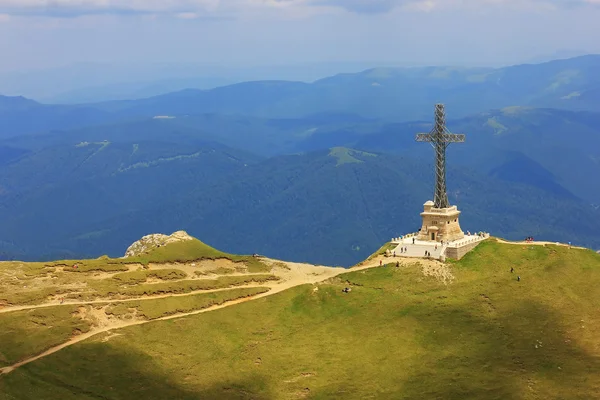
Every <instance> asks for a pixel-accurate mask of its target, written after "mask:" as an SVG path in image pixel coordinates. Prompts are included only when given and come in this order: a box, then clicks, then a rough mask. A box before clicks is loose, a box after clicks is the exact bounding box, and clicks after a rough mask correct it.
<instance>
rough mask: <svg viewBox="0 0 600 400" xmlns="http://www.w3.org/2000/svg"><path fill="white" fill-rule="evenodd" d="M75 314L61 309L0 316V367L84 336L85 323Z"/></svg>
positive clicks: (74, 309)
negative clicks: (80, 334)
mask: <svg viewBox="0 0 600 400" xmlns="http://www.w3.org/2000/svg"><path fill="white" fill-rule="evenodd" d="M76 311H77V307H76V306H62V307H48V308H42V309H39V310H27V311H16V312H12V313H6V314H0V367H2V366H7V365H11V364H14V363H15V362H18V361H20V360H22V359H24V358H27V357H30V356H32V355H36V354H39V353H42V352H43V351H45V350H47V349H49V348H51V347H53V346H56V345H58V344H60V343H63V342H66V341H67V340H69V338H70V337H71V336H72V335H73V333H74V332H87V331H88V330H89V329H90V325H89V323H87V322H85V321H83V320H82V319H80V318H78V317H76V316H74V315H73V313H74V312H76ZM0 379H1V378H0ZM0 397H2V395H1V394H0Z"/></svg>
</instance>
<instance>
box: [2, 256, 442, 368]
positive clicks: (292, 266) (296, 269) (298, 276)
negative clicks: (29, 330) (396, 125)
mask: <svg viewBox="0 0 600 400" xmlns="http://www.w3.org/2000/svg"><path fill="white" fill-rule="evenodd" d="M260 260H261V261H263V262H265V263H267V264H269V265H271V266H272V267H273V270H272V272H273V274H274V275H276V276H278V277H279V278H280V280H279V281H272V282H266V283H265V284H261V285H245V286H235V287H228V288H219V289H212V290H202V291H195V292H190V293H181V294H168V295H158V296H145V297H141V298H135V299H125V300H93V301H81V302H69V303H63V304H62V305H65V306H69V305H90V304H107V303H122V302H128V301H145V300H153V299H160V298H166V297H183V296H192V295H195V294H200V293H214V292H221V291H226V290H231V289H235V288H249V287H268V288H270V290H269V291H268V292H265V293H260V294H257V295H255V296H249V297H244V298H240V299H236V300H231V301H227V302H225V303H223V304H220V305H215V306H211V307H207V308H203V309H201V310H196V311H191V312H188V313H181V314H176V315H169V316H166V317H161V318H156V319H151V320H137V321H121V320H116V321H115V322H114V323H113V324H111V325H110V326H105V327H102V328H98V329H93V330H91V331H89V332H86V333H83V334H81V335H78V336H75V337H73V338H71V339H70V340H68V341H67V342H65V343H62V344H60V345H58V346H54V347H52V348H50V349H48V350H46V351H44V352H43V353H41V354H38V355H36V356H33V357H30V358H27V359H24V360H22V361H19V362H18V363H15V364H13V365H10V366H7V367H3V368H0V376H2V375H4V374H8V373H10V372H12V371H14V370H15V369H17V368H19V367H22V366H23V365H26V364H29V363H31V362H33V361H36V360H39V359H41V358H44V357H47V356H49V355H51V354H54V353H56V352H58V351H60V350H62V349H64V348H66V347H69V346H72V345H74V344H76V343H79V342H82V341H84V340H87V339H89V338H91V337H94V336H96V335H98V334H101V333H105V332H109V331H113V330H116V329H122V328H127V327H130V326H136V325H143V324H148V323H152V322H156V321H166V320H170V319H176V318H184V317H188V316H191V315H197V314H202V313H206V312H210V311H215V310H220V309H222V308H225V307H230V306H233V305H236V304H240V303H244V302H247V301H251V300H256V299H260V298H263V297H267V296H272V295H274V294H277V293H280V292H282V291H284V290H287V289H290V288H293V287H295V286H300V285H305V284H316V283H320V282H324V281H326V280H328V279H331V278H334V277H336V276H338V275H341V274H344V273H347V272H354V271H362V270H366V269H369V268H374V267H379V266H380V261H381V264H386V263H390V262H396V261H398V262H402V264H405V262H406V263H409V264H414V263H415V259H414V258H413V259H411V258H404V257H384V256H378V257H375V258H373V259H371V260H369V261H366V262H363V263H361V264H358V265H356V266H354V267H351V268H348V269H346V268H333V267H325V266H315V265H311V264H303V263H294V262H285V261H279V260H273V259H269V258H263V257H261V258H260ZM419 262H420V263H421V264H422V265H423V264H424V265H426V266H431V265H436V266H437V265H438V264H440V265H443V264H442V263H440V262H439V261H435V260H419ZM282 264H283V265H285V267H281V266H280V265H282ZM423 273H424V274H426V275H429V274H428V273H426V271H425V268H424V270H423ZM54 306H60V304H54V303H48V304H40V305H32V306H22V307H9V308H5V309H2V310H0V313H4V312H12V311H20V310H33V309H37V308H44V307H54Z"/></svg>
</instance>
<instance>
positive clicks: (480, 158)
mask: <svg viewBox="0 0 600 400" xmlns="http://www.w3.org/2000/svg"><path fill="white" fill-rule="evenodd" d="M599 67H600V57H599V56H583V57H577V58H573V59H567V60H557V61H553V62H548V63H543V64H535V65H534V64H532V65H520V66H514V67H507V68H501V69H466V68H462V69H451V68H433V67H432V68H399V69H384V68H380V69H372V70H368V71H364V72H361V73H357V74H340V75H337V76H333V77H331V78H326V79H322V80H319V81H316V82H314V83H312V84H307V83H301V82H286V81H262V82H246V83H241V84H236V85H231V86H226V87H221V88H216V89H211V90H195V89H190V90H184V91H180V92H176V93H171V94H167V95H162V96H157V97H151V98H147V99H140V100H131V101H111V102H104V103H93V104H79V105H47V104H41V103H38V102H35V101H33V100H30V99H26V98H23V97H1V96H0V121H1V122H2V124H1V125H0V220H1V221H2V224H1V225H0V254H1V256H2V257H3V258H22V259H27V260H35V259H48V258H60V257H82V256H89V257H97V256H99V255H102V254H104V253H108V254H109V255H111V256H120V255H122V254H123V252H124V251H125V248H126V247H127V245H128V244H129V243H131V242H132V241H134V240H136V239H137V238H138V237H140V236H142V235H144V234H146V233H148V232H172V231H176V230H180V229H185V230H186V231H188V232H190V234H192V235H194V236H196V237H199V238H202V239H203V240H204V241H206V242H208V243H209V244H211V245H214V246H216V247H219V248H226V249H229V250H230V251H233V252H236V253H255V252H258V253H262V254H268V255H270V256H273V257H278V258H285V259H292V260H298V261H310V262H314V263H341V264H343V265H351V264H353V263H355V262H357V261H359V260H361V259H364V258H365V257H366V256H367V255H369V254H371V253H372V252H373V251H374V250H375V249H376V248H377V247H379V245H380V244H381V243H382V242H384V241H386V240H388V239H389V238H390V237H392V236H398V235H400V234H403V233H407V232H412V231H414V230H416V229H417V228H418V226H419V219H420V217H419V212H420V211H421V207H422V204H423V203H424V202H425V201H426V200H428V199H429V198H431V197H432V190H433V152H432V149H431V148H430V146H428V145H427V144H423V143H415V142H414V135H415V134H416V133H418V132H428V131H430V130H431V129H432V122H433V104H434V103H435V102H437V101H444V102H445V103H446V108H447V111H448V127H449V129H450V130H451V131H452V132H456V133H465V134H466V135H467V141H466V143H463V144H455V145H452V146H451V147H449V150H448V162H449V171H448V187H449V196H450V198H451V202H452V203H455V204H457V205H458V206H459V208H460V209H461V210H463V216H462V223H463V228H464V229H465V230H467V229H469V230H471V231H475V230H485V231H489V232H493V234H494V235H498V236H505V237H507V238H512V239H520V238H522V237H524V236H534V237H536V238H540V239H547V240H553V241H554V240H561V241H565V242H566V241H572V242H573V243H577V244H581V245H585V246H589V247H596V248H597V247H600V232H599V231H598V229H597V223H598V221H600V206H599V205H600V184H599V182H600V181H599V180H598V179H595V177H596V176H598V174H599V173H600V128H598V127H600V108H599V107H598V106H599V105H600V102H599V100H600V76H599V75H598V74H597V73H595V71H598V68H599ZM257 228H260V229H257Z"/></svg>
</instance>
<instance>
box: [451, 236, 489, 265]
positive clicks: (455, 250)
mask: <svg viewBox="0 0 600 400" xmlns="http://www.w3.org/2000/svg"><path fill="white" fill-rule="evenodd" d="M481 242H483V240H478V241H476V242H473V243H467V244H465V245H464V246H460V247H447V248H446V257H448V258H453V259H455V260H460V259H461V258H463V257H464V255H465V254H467V253H468V252H470V251H471V250H473V249H474V248H475V247H477V245H478V244H479V243H481Z"/></svg>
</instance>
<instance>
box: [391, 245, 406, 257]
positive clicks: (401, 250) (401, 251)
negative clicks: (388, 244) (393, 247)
mask: <svg viewBox="0 0 600 400" xmlns="http://www.w3.org/2000/svg"><path fill="white" fill-rule="evenodd" d="M400 253H408V247H400ZM394 257H396V252H395V251H394Z"/></svg>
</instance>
